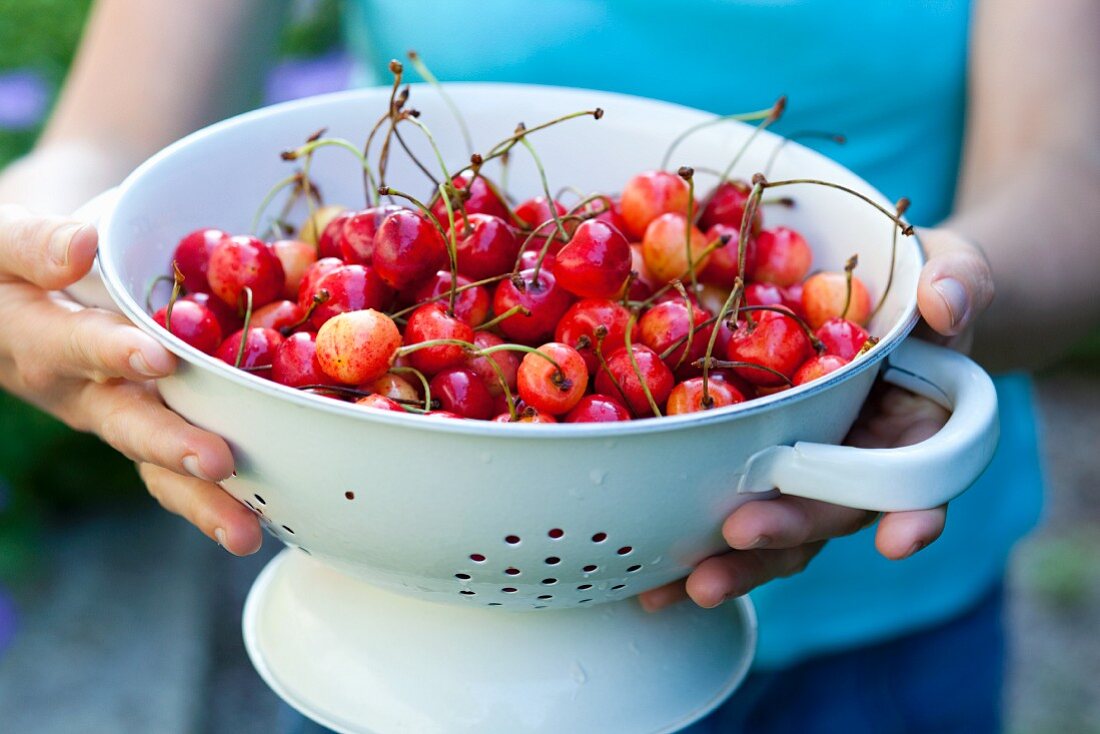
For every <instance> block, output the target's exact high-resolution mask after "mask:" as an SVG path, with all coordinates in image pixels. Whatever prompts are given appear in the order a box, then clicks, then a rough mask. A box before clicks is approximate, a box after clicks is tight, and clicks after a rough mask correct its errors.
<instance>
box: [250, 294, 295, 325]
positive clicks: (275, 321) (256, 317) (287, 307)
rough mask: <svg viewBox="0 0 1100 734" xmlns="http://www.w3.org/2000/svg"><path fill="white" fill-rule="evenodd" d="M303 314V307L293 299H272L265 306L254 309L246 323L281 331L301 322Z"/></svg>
mask: <svg viewBox="0 0 1100 734" xmlns="http://www.w3.org/2000/svg"><path fill="white" fill-rule="evenodd" d="M305 315H306V312H305V309H303V308H302V307H301V306H299V305H298V304H297V303H295V302H294V301H272V302H271V303H269V304H267V305H266V306H263V307H261V308H258V309H256V311H254V312H253V314H252V320H251V321H249V322H248V324H249V326H259V327H262V328H265V329H274V330H275V331H282V330H283V329H284V328H286V327H288V326H294V325H295V324H299V323H301V321H302V317H303V316H305Z"/></svg>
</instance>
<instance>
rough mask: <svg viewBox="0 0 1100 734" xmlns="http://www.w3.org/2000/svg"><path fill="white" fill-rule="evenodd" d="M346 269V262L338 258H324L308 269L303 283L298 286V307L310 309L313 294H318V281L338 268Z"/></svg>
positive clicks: (303, 276) (303, 277)
mask: <svg viewBox="0 0 1100 734" xmlns="http://www.w3.org/2000/svg"><path fill="white" fill-rule="evenodd" d="M342 267H344V261H343V260H341V259H340V258H337V257H323V258H321V259H320V260H318V261H317V262H315V263H313V264H312V265H310V266H309V267H308V268H306V272H305V273H304V274H303V275H302V282H301V283H299V284H298V305H299V306H301V307H302V308H309V306H310V303H312V301H313V294H314V293H316V292H317V281H319V280H320V279H321V278H323V277H325V276H326V275H328V274H329V273H331V272H332V271H333V270H335V269H336V268H342Z"/></svg>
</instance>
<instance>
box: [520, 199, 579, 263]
mask: <svg viewBox="0 0 1100 734" xmlns="http://www.w3.org/2000/svg"><path fill="white" fill-rule="evenodd" d="M554 211H555V212H557V215H558V218H559V219H560V218H561V217H563V216H565V215H566V213H567V212H568V211H569V210H568V209H566V208H565V205H564V204H562V203H561V202H560V201H558V200H557V199H555V200H554ZM515 215H516V218H517V219H519V220H520V221H522V222H523V224H524V225H525V226H526V228H527V229H526V231H524V232H523V233H522V234H521V236H520V244H522V243H523V241H525V240H526V241H527V249H529V250H541V249H542V247H543V245H545V244H546V240H547V239H550V236H551V235H553V234H554V232H555V230H556V229H557V225H556V224H555V222H554V214H553V213H551V211H550V206H549V205H548V204H547V203H546V197H545V196H536V197H534V198H533V199H528V200H527V201H525V202H523V203H522V204H520V205H519V206H517V207H516V210H515ZM562 225H563V227H564V228H565V232H566V234H568V233H569V232H570V231H571V230H572V228H573V227H576V222H563V223H562ZM536 227H537V228H538V231H537V233H536V234H535V236H534V237H531V238H530V240H527V236H528V235H529V234H531V232H532V231H533V230H535V228H536ZM564 244H565V242H563V241H562V239H561V236H560V235H555V236H554V237H553V239H552V241H551V242H550V247H549V250H548V251H549V252H550V253H551V254H553V253H556V252H557V251H558V250H560V249H561V247H562V245H564Z"/></svg>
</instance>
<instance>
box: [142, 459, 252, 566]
mask: <svg viewBox="0 0 1100 734" xmlns="http://www.w3.org/2000/svg"><path fill="white" fill-rule="evenodd" d="M138 473H139V474H141V479H142V481H144V482H145V486H146V487H148V488H149V494H151V495H153V497H154V498H155V499H156V500H157V502H159V503H160V504H161V506H162V507H163V508H164V509H166V510H168V511H169V512H172V513H175V514H176V515H179V516H180V517H183V518H184V519H186V520H187V521H188V522H189V523H191V524H192V525H194V526H195V527H197V528H198V529H199V530H201V531H202V532H203V533H204V534H205V535H206V536H207V537H208V538H210V539H211V540H213V541H215V542H217V543H218V545H220V546H222V547H223V548H225V549H226V550H227V551H229V552H230V553H232V554H234V555H237V556H247V555H250V554H252V553H255V552H256V551H258V550H259V549H260V546H261V545H262V544H263V532H262V531H261V530H260V522H259V520H257V519H256V516H255V515H253V514H252V511H251V510H249V509H248V508H247V507H245V506H244V505H242V504H241V503H240V502H238V501H237V500H235V499H233V497H231V496H230V495H229V494H228V493H227V492H226V491H225V490H224V489H222V488H221V487H219V486H218V485H216V484H211V483H210V482H204V481H202V480H199V479H193V478H191V477H181V476H180V475H179V474H176V473H174V472H171V471H168V470H167V469H162V468H161V467H159V466H153V465H152V464H139V465H138Z"/></svg>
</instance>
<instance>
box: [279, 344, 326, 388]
mask: <svg viewBox="0 0 1100 734" xmlns="http://www.w3.org/2000/svg"><path fill="white" fill-rule="evenodd" d="M271 379H273V380H275V382H278V383H279V384H280V385H290V386H291V387H301V386H302V385H339V384H340V383H339V382H338V381H337V380H334V379H332V378H331V377H329V376H328V375H326V374H325V371H324V370H322V369H321V363H320V362H318V361H317V335H316V334H314V333H312V332H309V331H299V332H298V333H296V334H291V335H290V336H288V337H287V338H286V339H284V340H283V342H282V344H280V345H279V348H278V349H277V350H276V351H275V359H274V360H273V361H272V363H271Z"/></svg>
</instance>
